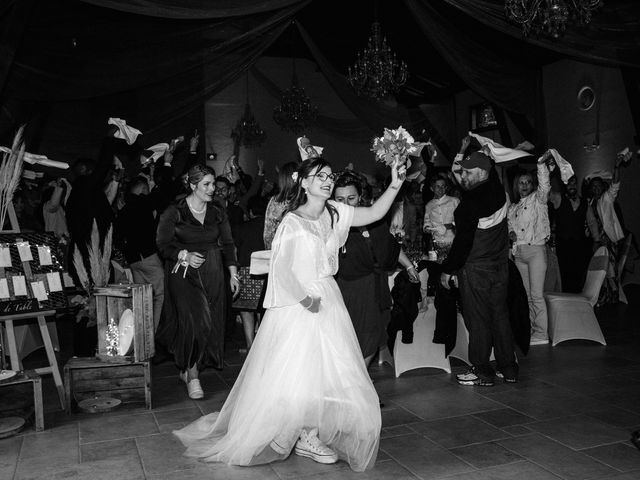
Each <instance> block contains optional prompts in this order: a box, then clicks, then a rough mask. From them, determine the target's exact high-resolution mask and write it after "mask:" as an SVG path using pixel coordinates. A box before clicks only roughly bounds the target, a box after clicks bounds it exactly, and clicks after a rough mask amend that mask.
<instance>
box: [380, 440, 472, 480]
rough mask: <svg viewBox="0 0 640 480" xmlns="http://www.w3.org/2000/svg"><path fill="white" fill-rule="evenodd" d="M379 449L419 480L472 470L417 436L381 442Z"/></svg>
mask: <svg viewBox="0 0 640 480" xmlns="http://www.w3.org/2000/svg"><path fill="white" fill-rule="evenodd" d="M380 447H381V448H382V449H383V450H384V451H385V452H386V453H387V454H389V456H390V457H391V458H392V459H393V460H395V461H396V462H398V463H399V464H400V465H402V466H403V467H404V468H406V469H407V470H409V471H410V472H412V473H413V474H415V475H417V476H419V477H421V478H437V477H443V476H446V475H454V474H456V473H464V472H469V471H473V470H474V468H473V467H472V466H471V465H469V464H468V463H466V462H463V461H462V460H460V459H459V458H458V457H456V456H455V455H453V454H452V453H451V452H449V451H447V450H446V449H444V448H442V447H439V446H438V445H436V444H435V443H433V442H432V441H431V440H428V439H426V438H424V437H422V436H421V435H418V434H415V435H402V436H400V437H393V438H388V439H385V440H382V441H381V442H380Z"/></svg>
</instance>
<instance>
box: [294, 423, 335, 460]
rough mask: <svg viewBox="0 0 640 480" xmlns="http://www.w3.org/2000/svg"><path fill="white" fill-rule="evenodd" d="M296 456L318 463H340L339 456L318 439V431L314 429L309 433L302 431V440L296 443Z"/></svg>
mask: <svg viewBox="0 0 640 480" xmlns="http://www.w3.org/2000/svg"><path fill="white" fill-rule="evenodd" d="M294 451H295V453H296V455H300V456H301V457H307V458H310V459H311V460H313V461H315V462H318V463H325V464H329V463H336V462H337V461H338V454H337V453H336V452H334V451H333V450H331V449H330V448H329V447H327V446H326V445H325V444H324V443H322V442H321V441H320V439H319V438H318V429H317V428H313V429H311V430H309V431H308V432H307V431H306V430H304V429H303V430H302V433H301V434H300V438H299V439H298V441H297V442H296V448H295V450H294Z"/></svg>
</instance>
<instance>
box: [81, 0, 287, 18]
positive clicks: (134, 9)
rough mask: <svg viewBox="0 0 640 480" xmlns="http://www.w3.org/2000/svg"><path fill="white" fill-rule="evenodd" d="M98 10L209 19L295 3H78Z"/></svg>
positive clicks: (190, 0)
mask: <svg viewBox="0 0 640 480" xmlns="http://www.w3.org/2000/svg"><path fill="white" fill-rule="evenodd" d="M80 1H81V2H84V3H88V4H91V5H95V6H98V7H104V8H109V9H112V10H119V11H121V12H126V13H135V14H137V15H145V16H151V17H161V18H173V19H183V20H186V19H211V18H228V17H238V16H242V15H253V14H254V13H262V12H267V11H270V10H278V9H280V8H283V7H288V6H290V5H293V4H294V3H298V0H213V1H212V0H80Z"/></svg>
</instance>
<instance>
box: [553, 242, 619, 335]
mask: <svg viewBox="0 0 640 480" xmlns="http://www.w3.org/2000/svg"><path fill="white" fill-rule="evenodd" d="M608 264H609V253H608V252H607V249H606V248H605V247H600V248H599V249H598V250H596V253H595V254H594V255H593V257H592V258H591V261H590V262H589V271H588V272H587V279H586V281H585V282H584V288H583V289H582V293H546V292H545V294H544V299H545V301H546V303H547V316H548V320H549V337H550V338H551V342H552V343H551V344H552V345H553V346H556V345H557V344H558V343H560V342H564V341H565V340H592V341H594V342H598V343H601V344H602V345H606V344H607V342H605V340H604V336H603V335H602V330H600V325H599V324H598V319H597V318H596V315H595V313H594V312H593V307H594V305H595V304H596V302H597V301H598V295H599V293H600V287H602V282H604V279H605V276H606V275H607V267H608Z"/></svg>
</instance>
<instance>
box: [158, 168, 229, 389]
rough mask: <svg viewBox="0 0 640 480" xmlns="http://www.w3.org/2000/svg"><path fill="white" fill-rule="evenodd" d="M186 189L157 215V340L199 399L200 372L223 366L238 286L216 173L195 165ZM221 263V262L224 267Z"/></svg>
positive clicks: (190, 172) (227, 222)
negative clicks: (161, 265) (230, 303)
mask: <svg viewBox="0 0 640 480" xmlns="http://www.w3.org/2000/svg"><path fill="white" fill-rule="evenodd" d="M186 187H187V189H188V191H189V194H188V195H187V196H186V197H185V198H183V199H181V200H179V201H178V202H177V203H175V204H173V205H170V206H169V207H168V208H167V209H166V210H165V211H164V212H163V214H162V216H161V217H160V222H159V224H158V231H157V235H156V243H157V245H158V251H159V252H160V255H161V256H162V258H163V259H164V261H165V266H166V268H165V275H166V277H165V285H166V287H165V297H164V306H163V312H162V319H161V321H160V325H159V327H158V334H157V335H158V341H159V342H160V343H161V344H164V345H165V346H166V347H167V349H168V350H169V352H171V353H172V354H173V356H174V358H175V362H176V366H177V367H178V370H179V371H180V378H181V379H182V380H183V381H184V382H185V383H186V384H187V391H188V393H189V397H190V398H192V399H200V398H203V396H204V392H203V390H202V386H201V385H200V380H199V378H198V377H199V373H200V372H201V371H202V370H203V369H204V368H205V367H207V366H212V367H214V368H218V369H220V368H222V366H223V347H224V324H225V315H226V312H227V305H226V302H227V296H226V288H227V287H226V286H225V274H224V273H225V272H224V270H223V268H224V266H226V267H227V268H228V269H229V274H230V287H231V291H232V292H233V293H234V294H235V293H237V292H238V291H239V289H240V283H239V279H238V271H237V266H236V265H237V262H236V254H235V247H234V244H233V239H232V237H231V227H230V226H229V221H228V220H227V214H226V212H225V209H224V207H223V206H222V205H221V204H219V203H217V201H216V200H214V197H213V192H214V190H215V172H214V171H213V169H211V168H209V167H206V166H204V165H194V166H193V167H191V168H190V169H189V171H188V173H187V176H186ZM223 265H224V266H223Z"/></svg>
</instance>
